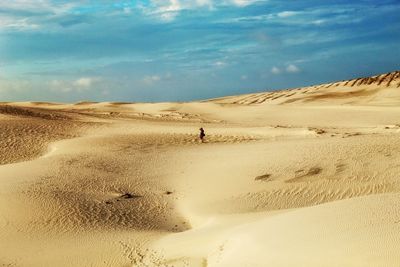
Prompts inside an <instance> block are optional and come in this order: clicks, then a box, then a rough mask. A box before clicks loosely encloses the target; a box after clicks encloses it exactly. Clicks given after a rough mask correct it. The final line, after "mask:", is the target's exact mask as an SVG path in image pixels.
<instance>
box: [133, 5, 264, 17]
mask: <svg viewBox="0 0 400 267" xmlns="http://www.w3.org/2000/svg"><path fill="white" fill-rule="evenodd" d="M259 1H262V0H224V1H217V0H151V1H150V5H149V6H144V5H139V9H141V10H142V11H143V13H144V14H146V15H151V16H155V17H158V18H159V19H161V20H163V21H166V22H169V21H172V20H174V19H175V18H176V17H177V16H178V15H179V14H180V12H182V11H184V10H193V9H197V8H208V9H210V10H213V9H215V8H216V7H218V6H227V5H234V6H237V7H245V6H248V5H251V4H254V3H256V2H259ZM263 1H265V0H263Z"/></svg>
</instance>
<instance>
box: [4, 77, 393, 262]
mask: <svg viewBox="0 0 400 267" xmlns="http://www.w3.org/2000/svg"><path fill="white" fill-rule="evenodd" d="M399 104H400V72H392V73H388V74H384V75H380V76H376V77H372V78H362V79H355V80H351V81H342V82H339V83H331V84H326V85H319V86H312V87H307V88H300V89H292V90H283V91H277V92H267V93H258V94H252V95H242V96H232V97H225V98H219V99H212V100H208V101H202V102H190V103H156V104H144V103H136V104H130V103H94V102H80V103H77V104H57V103H39V102H34V103H32V102H24V103H1V104H0V127H1V128H0V129H1V130H0V136H1V138H0V152H1V153H0V164H1V166H0V266H121V267H125V266H177V267H178V266H202V267H204V266H210V267H214V266H230V267H231V266H237V267H244V266H249V267H254V266H274V267H276V266H304V267H312V266H315V267H321V266H332V267H333V266H341V267H342V266H400V260H399V259H400V252H399V251H400V179H399V173H400V108H399ZM200 127H203V128H205V131H206V142H205V143H200V142H199V140H198V129H199V128H200Z"/></svg>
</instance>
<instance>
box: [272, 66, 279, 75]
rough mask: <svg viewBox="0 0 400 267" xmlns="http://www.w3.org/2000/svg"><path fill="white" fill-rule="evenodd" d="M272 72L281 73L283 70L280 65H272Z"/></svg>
mask: <svg viewBox="0 0 400 267" xmlns="http://www.w3.org/2000/svg"><path fill="white" fill-rule="evenodd" d="M271 72H272V73H273V74H280V73H281V72H282V71H281V70H280V69H279V68H278V67H272V69H271Z"/></svg>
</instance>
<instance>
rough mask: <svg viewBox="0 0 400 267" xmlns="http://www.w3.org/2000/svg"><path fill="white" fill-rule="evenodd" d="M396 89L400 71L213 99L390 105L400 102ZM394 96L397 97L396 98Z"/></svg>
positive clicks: (245, 103)
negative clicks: (384, 103)
mask: <svg viewBox="0 0 400 267" xmlns="http://www.w3.org/2000/svg"><path fill="white" fill-rule="evenodd" d="M396 88H400V71H393V72H389V73H385V74H381V75H376V76H372V77H363V78H356V79H352V80H345V81H340V82H333V83H327V84H321V85H314V86H308V87H303V88H294V89H287V90H280V91H273V92H266V93H256V94H248V95H242V96H232V97H222V98H217V99H211V100H209V101H211V102H216V103H222V104H240V105H252V104H253V105H254V104H263V103H265V104H267V103H269V104H290V103H296V104H301V103H320V102H321V101H324V100H325V101H329V102H331V103H332V101H335V100H336V101H337V100H341V103H345V104H360V103H361V104H374V103H380V102H378V101H382V100H386V101H388V102H389V103H390V104H398V101H399V99H400V96H399V93H398V92H397V91H398V90H396ZM374 97H377V98H378V99H375V98H374ZM394 97H395V99H393V98H394ZM382 98H385V99H382ZM343 100H347V101H343ZM380 104H381V103H380Z"/></svg>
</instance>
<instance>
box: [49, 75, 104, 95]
mask: <svg viewBox="0 0 400 267" xmlns="http://www.w3.org/2000/svg"><path fill="white" fill-rule="evenodd" d="M98 81H100V78H97V77H81V78H79V79H76V80H74V81H65V80H52V81H50V82H49V83H48V84H49V86H50V90H51V91H54V92H64V93H67V92H71V91H75V92H82V91H86V90H90V89H91V88H92V87H93V85H94V84H95V83H96V82H98Z"/></svg>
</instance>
